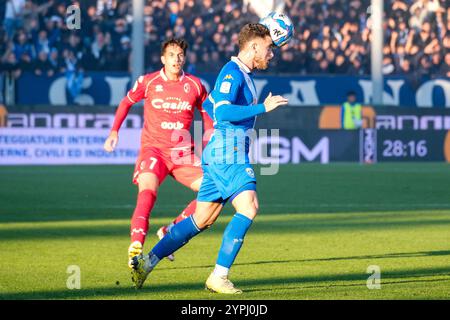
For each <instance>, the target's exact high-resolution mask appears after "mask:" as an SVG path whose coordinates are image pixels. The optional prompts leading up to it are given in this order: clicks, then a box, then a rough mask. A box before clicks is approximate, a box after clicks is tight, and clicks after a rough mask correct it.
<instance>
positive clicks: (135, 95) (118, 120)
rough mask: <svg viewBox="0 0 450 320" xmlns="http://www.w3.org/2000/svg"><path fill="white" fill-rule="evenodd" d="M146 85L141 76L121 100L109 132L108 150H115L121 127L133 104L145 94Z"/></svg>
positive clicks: (106, 142) (106, 146) (105, 146)
mask: <svg viewBox="0 0 450 320" xmlns="http://www.w3.org/2000/svg"><path fill="white" fill-rule="evenodd" d="M145 90H146V85H145V81H144V76H140V77H139V78H138V80H136V82H135V83H134V86H133V88H132V89H131V90H129V91H128V93H127V95H126V96H125V97H124V98H123V99H122V101H120V104H119V107H118V108H117V111H116V116H115V117H114V123H113V126H112V128H111V131H110V133H109V136H108V138H106V141H105V144H104V145H103V148H104V149H105V150H106V151H107V152H113V151H114V149H115V148H116V147H117V144H118V143H119V129H120V127H121V125H122V123H123V121H124V120H125V118H126V117H127V115H128V112H129V111H130V108H131V106H132V105H133V104H135V103H136V102H138V101H140V100H141V99H143V98H144V96H145Z"/></svg>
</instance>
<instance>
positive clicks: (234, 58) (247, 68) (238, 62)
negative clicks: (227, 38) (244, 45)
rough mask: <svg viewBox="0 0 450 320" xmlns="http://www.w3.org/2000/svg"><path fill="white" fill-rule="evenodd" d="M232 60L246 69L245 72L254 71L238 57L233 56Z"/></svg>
mask: <svg viewBox="0 0 450 320" xmlns="http://www.w3.org/2000/svg"><path fill="white" fill-rule="evenodd" d="M231 61H233V62H234V63H236V64H237V65H238V66H239V68H241V69H242V70H244V71H245V73H250V72H252V71H251V70H250V69H249V67H247V66H246V65H245V64H244V63H243V62H242V61H241V60H239V58H238V57H231Z"/></svg>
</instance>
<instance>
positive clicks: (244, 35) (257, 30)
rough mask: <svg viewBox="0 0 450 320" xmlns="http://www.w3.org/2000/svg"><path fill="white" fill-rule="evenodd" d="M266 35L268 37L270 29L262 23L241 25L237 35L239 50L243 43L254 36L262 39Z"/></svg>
mask: <svg viewBox="0 0 450 320" xmlns="http://www.w3.org/2000/svg"><path fill="white" fill-rule="evenodd" d="M267 36H269V37H270V31H269V29H268V28H266V27H265V26H263V25H262V24H260V23H247V24H246V25H245V26H243V27H242V29H241V31H240V32H239V36H238V44H239V50H242V49H244V48H245V45H246V44H247V43H248V42H249V41H251V40H253V39H255V38H263V39H264V38H265V37H267Z"/></svg>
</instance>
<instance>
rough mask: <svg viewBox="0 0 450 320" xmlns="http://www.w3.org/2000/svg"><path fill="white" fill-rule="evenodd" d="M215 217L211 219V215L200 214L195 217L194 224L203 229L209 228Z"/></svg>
mask: <svg viewBox="0 0 450 320" xmlns="http://www.w3.org/2000/svg"><path fill="white" fill-rule="evenodd" d="M214 221H215V219H214V220H213V219H211V217H208V216H202V217H198V218H196V219H195V224H196V225H197V227H198V228H199V229H205V228H209V227H211V226H212V225H213V223H214Z"/></svg>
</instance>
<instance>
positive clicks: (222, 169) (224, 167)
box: [197, 163, 256, 204]
mask: <svg viewBox="0 0 450 320" xmlns="http://www.w3.org/2000/svg"><path fill="white" fill-rule="evenodd" d="M202 169H203V180H202V184H201V186H200V190H199V191H198V194H197V201H202V202H221V203H223V204H225V203H226V202H227V201H233V199H234V198H235V197H236V196H237V195H238V194H239V193H241V192H242V191H245V190H255V191H256V179H255V172H254V171H253V168H252V166H251V165H250V164H248V163H246V164H203V165H202Z"/></svg>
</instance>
